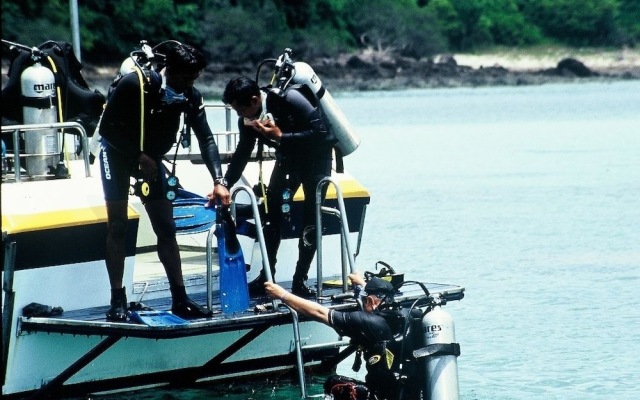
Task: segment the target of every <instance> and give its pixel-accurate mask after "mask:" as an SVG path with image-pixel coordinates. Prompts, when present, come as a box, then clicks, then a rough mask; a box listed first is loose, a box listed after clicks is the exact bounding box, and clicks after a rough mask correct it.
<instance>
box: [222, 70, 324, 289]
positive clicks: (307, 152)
mask: <svg viewBox="0 0 640 400" xmlns="http://www.w3.org/2000/svg"><path fill="white" fill-rule="evenodd" d="M222 101H223V102H224V103H225V104H228V105H229V106H231V107H232V108H233V109H234V110H235V111H236V112H237V113H238V117H239V121H238V127H239V132H240V140H239V142H238V146H237V148H236V151H235V152H234V153H233V156H232V158H231V161H230V163H229V168H228V169H227V172H226V174H225V178H226V181H227V182H228V183H229V185H233V184H234V183H236V182H237V181H238V179H240V176H241V175H242V171H243V170H244V168H245V166H246V165H247V161H248V160H249V157H250V156H251V152H252V151H253V148H254V147H255V145H256V142H258V143H259V144H260V146H259V148H260V147H261V146H262V145H267V146H268V147H272V148H275V156H276V162H275V166H274V169H273V172H272V174H271V179H270V181H269V185H268V188H267V203H266V210H267V213H266V216H265V224H264V228H263V229H264V237H265V242H266V243H265V244H266V249H267V256H268V258H269V264H270V268H271V273H272V275H275V265H276V262H277V260H276V254H277V252H278V248H279V246H280V240H281V232H282V224H283V221H284V220H286V219H290V218H291V216H290V214H289V209H288V208H289V207H290V206H291V202H292V200H293V195H294V194H295V192H296V190H297V189H298V188H299V187H300V185H302V190H303V191H304V204H303V227H302V229H301V233H300V238H299V241H298V249H299V252H298V261H297V264H296V269H295V273H294V275H293V284H292V286H291V291H292V292H293V293H294V294H296V295H298V296H302V297H310V296H313V295H314V294H315V292H314V291H313V290H311V289H310V288H308V287H307V286H306V280H307V279H308V276H307V274H308V272H309V269H310V267H311V261H312V260H313V257H314V255H315V252H316V243H315V233H314V232H315V229H314V226H315V193H316V187H317V185H318V182H320V180H321V179H323V178H325V177H328V176H330V175H331V163H332V148H333V146H334V145H335V143H336V142H337V141H336V139H335V137H334V135H333V134H332V133H330V132H328V131H327V128H326V126H325V124H324V122H323V120H322V116H321V111H320V108H319V107H318V104H314V103H317V101H315V97H314V95H313V94H311V96H308V95H305V94H304V93H303V92H302V91H300V90H299V89H298V88H296V87H295V86H289V87H288V88H287V89H286V90H284V91H282V90H275V89H261V88H260V87H259V86H258V84H257V83H256V82H255V81H253V80H252V79H249V78H246V77H239V78H235V79H232V80H231V81H229V82H228V83H227V85H226V88H225V90H224V94H223V97H222ZM325 194H326V186H325V189H324V192H323V198H324V196H325ZM265 280H266V278H265V273H264V271H262V272H261V274H260V276H259V277H258V278H257V279H256V280H255V281H253V282H251V283H250V284H249V290H250V291H251V292H252V293H254V294H257V293H261V292H263V291H264V286H263V283H264V281H265Z"/></svg>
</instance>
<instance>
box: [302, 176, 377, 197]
mask: <svg viewBox="0 0 640 400" xmlns="http://www.w3.org/2000/svg"><path fill="white" fill-rule="evenodd" d="M338 184H339V185H340V189H341V190H342V197H343V198H344V199H353V198H369V197H371V194H370V193H369V191H368V190H367V189H366V188H365V187H364V186H362V184H360V182H358V181H357V180H355V179H344V180H340V181H338ZM335 198H336V188H335V186H333V184H329V185H328V189H327V199H335ZM303 200H304V193H303V191H302V186H300V188H299V189H298V190H297V191H296V194H295V196H293V201H303Z"/></svg>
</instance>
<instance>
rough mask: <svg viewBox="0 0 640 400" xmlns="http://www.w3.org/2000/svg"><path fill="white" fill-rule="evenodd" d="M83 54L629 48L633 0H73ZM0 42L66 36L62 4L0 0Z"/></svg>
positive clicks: (238, 57) (242, 57)
mask: <svg viewBox="0 0 640 400" xmlns="http://www.w3.org/2000/svg"><path fill="white" fill-rule="evenodd" d="M79 14H80V27H81V29H80V36H81V41H82V50H83V53H82V58H83V60H89V61H92V62H112V63H115V62H119V60H121V59H123V58H124V57H125V56H126V55H127V54H129V52H130V51H131V50H133V49H134V48H135V47H136V46H137V45H138V44H139V42H140V40H147V41H148V42H149V43H150V44H152V45H154V44H157V43H160V42H162V41H164V40H167V39H176V40H179V41H182V42H185V43H190V44H193V45H195V46H196V47H199V48H202V49H203V50H204V51H205V53H206V54H207V55H208V57H209V58H210V61H211V62H224V63H248V62H251V63H256V62H259V61H261V60H262V59H264V58H271V57H275V56H277V55H278V54H280V53H281V52H282V50H283V49H284V48H285V47H291V48H293V49H294V54H295V55H296V57H298V58H315V57H333V56H335V55H336V54H338V53H341V52H348V51H354V50H358V49H364V48H370V49H373V50H376V51H382V52H386V53H389V54H396V55H404V56H409V57H416V58H420V57H425V56H430V55H432V54H435V53H437V52H442V51H447V50H449V51H469V50H474V49H479V48H484V47H490V46H496V45H498V46H527V45H533V44H540V43H545V42H555V43H562V44H569V45H574V46H592V45H597V46H602V45H605V46H621V45H632V46H633V45H634V44H635V43H636V42H638V40H640V1H638V0H109V1H104V0H81V1H79ZM2 38H3V39H6V40H10V41H14V42H18V43H21V44H24V45H27V46H36V45H39V44H41V43H43V42H45V41H47V40H63V41H71V29H70V23H69V2H68V1H67V0H3V1H2Z"/></svg>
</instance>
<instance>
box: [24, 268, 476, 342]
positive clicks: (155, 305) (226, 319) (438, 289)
mask: <svg viewBox="0 0 640 400" xmlns="http://www.w3.org/2000/svg"><path fill="white" fill-rule="evenodd" d="M281 284H282V285H283V287H285V288H286V289H290V284H291V282H282V283H281ZM309 284H310V285H315V284H316V282H314V281H309ZM405 286H406V287H403V291H402V292H400V293H399V294H397V295H396V301H398V302H400V303H402V304H406V305H410V304H411V303H412V302H413V301H415V300H416V299H417V298H419V297H421V296H423V295H424V292H423V291H422V289H421V288H420V287H419V286H418V285H410V286H407V285H405ZM425 286H426V287H427V289H428V290H429V292H430V293H431V294H436V293H440V294H441V295H442V297H443V298H444V299H445V300H447V301H454V300H460V299H462V298H463V297H464V288H463V287H461V286H457V285H448V284H437V283H425ZM312 287H313V286H312ZM190 296H191V298H192V299H193V300H194V301H196V302H198V303H199V304H206V293H205V292H202V293H192V294H190ZM218 298H219V295H218V293H216V292H214V294H213V299H214V302H213V307H212V309H213V313H214V315H213V317H211V318H202V319H193V320H189V321H188V323H186V324H171V323H168V324H166V325H164V324H162V325H146V324H141V323H135V322H109V321H106V319H105V313H106V311H107V310H108V307H107V306H105V307H94V308H87V309H80V310H75V311H65V312H64V313H63V315H61V316H56V317H30V318H29V317H24V316H23V317H20V319H21V321H20V327H19V329H20V331H21V332H23V333H29V332H48V333H62V334H72V335H88V336H91V335H98V336H119V337H140V338H149V339H170V338H179V337H187V336H196V335H203V334H210V333H217V332H225V331H230V330H238V329H250V328H256V327H259V326H261V325H265V326H270V325H273V324H284V323H291V312H290V310H289V309H288V308H287V307H286V306H284V305H282V304H280V302H279V301H273V300H271V299H269V298H268V297H266V296H258V297H255V296H252V297H251V300H250V307H249V308H248V309H247V310H245V311H244V312H238V313H233V314H224V313H222V312H221V308H220V302H219V300H218V301H216V299H218ZM314 300H315V301H318V302H319V303H321V304H322V305H324V306H326V307H328V308H333V309H340V310H349V309H357V307H358V303H357V302H356V301H355V299H354V298H353V295H352V293H348V294H344V293H343V292H342V288H335V287H326V288H323V296H322V298H319V299H314ZM144 305H145V306H147V307H149V308H151V309H153V310H169V309H170V308H171V298H170V297H163V298H157V299H151V300H149V301H144ZM274 306H275V308H274ZM304 320H305V317H304V316H300V321H304Z"/></svg>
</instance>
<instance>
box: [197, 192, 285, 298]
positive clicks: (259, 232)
mask: <svg viewBox="0 0 640 400" xmlns="http://www.w3.org/2000/svg"><path fill="white" fill-rule="evenodd" d="M239 192H246V193H247V195H248V196H249V199H250V200H251V209H252V212H253V218H254V220H255V225H256V235H257V237H258V244H259V245H260V253H261V254H262V269H263V270H264V273H265V277H266V279H267V280H268V281H269V282H273V277H272V276H271V268H270V267H269V258H268V257H267V246H266V244H265V241H264V234H263V232H262V220H261V218H260V211H259V210H258V202H257V200H256V196H255V195H254V194H253V191H252V190H251V188H249V187H246V186H235V187H234V188H233V189H231V215H232V216H233V217H234V219H235V216H236V204H235V201H234V200H235V198H236V196H237V195H238V193H239ZM216 225H217V224H213V226H212V227H211V229H209V233H208V235H207V245H206V246H207V307H208V309H209V310H213V297H212V295H213V287H212V280H211V272H212V270H213V246H212V243H213V238H214V237H215V232H216ZM272 306H273V309H274V310H275V309H276V306H277V304H276V300H273V301H272Z"/></svg>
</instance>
